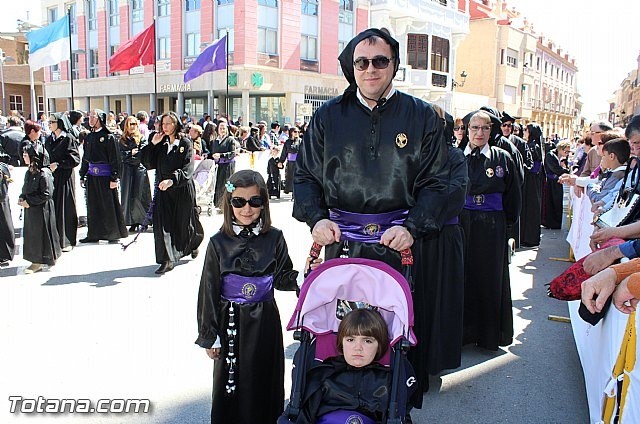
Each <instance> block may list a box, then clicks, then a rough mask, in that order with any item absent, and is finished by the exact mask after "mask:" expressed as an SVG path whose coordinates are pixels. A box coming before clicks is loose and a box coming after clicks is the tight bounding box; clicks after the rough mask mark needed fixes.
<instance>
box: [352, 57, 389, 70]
mask: <svg viewBox="0 0 640 424" xmlns="http://www.w3.org/2000/svg"><path fill="white" fill-rule="evenodd" d="M369 61H371V63H372V64H373V67H374V68H376V69H387V67H388V66H389V62H391V59H390V58H388V57H386V56H376V57H374V58H373V59H368V58H366V57H359V58H357V59H356V60H354V61H353V66H354V67H355V68H356V69H357V70H358V71H366V70H367V69H369Z"/></svg>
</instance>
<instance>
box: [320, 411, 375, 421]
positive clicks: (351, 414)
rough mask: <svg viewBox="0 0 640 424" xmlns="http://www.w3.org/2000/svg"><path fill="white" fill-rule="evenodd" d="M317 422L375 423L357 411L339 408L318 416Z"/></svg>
mask: <svg viewBox="0 0 640 424" xmlns="http://www.w3.org/2000/svg"><path fill="white" fill-rule="evenodd" d="M316 423H317V424H351V423H357V424H375V421H374V420H372V419H371V418H369V417H367V416H366V415H364V414H363V413H361V412H358V411H349V410H346V409H339V410H337V411H331V412H327V413H326V414H324V415H321V416H320V417H318V419H317V421H316Z"/></svg>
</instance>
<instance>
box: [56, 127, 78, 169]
mask: <svg viewBox="0 0 640 424" xmlns="http://www.w3.org/2000/svg"><path fill="white" fill-rule="evenodd" d="M61 143H63V144H62V146H63V149H64V152H63V154H62V155H61V156H60V157H56V158H55V159H54V158H53V155H52V157H51V161H52V162H58V167H60V168H62V169H73V168H75V167H76V166H78V165H79V164H80V152H79V151H78V142H77V141H76V139H75V138H73V137H70V136H69V135H67V136H65V138H64V140H62V141H61Z"/></svg>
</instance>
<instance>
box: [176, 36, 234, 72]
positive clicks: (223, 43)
mask: <svg viewBox="0 0 640 424" xmlns="http://www.w3.org/2000/svg"><path fill="white" fill-rule="evenodd" d="M226 67H227V36H226V35H225V36H224V37H222V38H221V39H219V40H216V41H214V42H213V44H211V45H210V46H209V47H207V48H206V49H204V51H203V52H202V53H200V56H198V57H197V58H196V60H194V61H193V63H192V64H191V66H190V67H189V69H188V70H187V72H185V74H184V82H189V81H191V80H192V79H194V78H198V77H199V76H200V75H202V74H204V73H205V72H211V71H217V70H219V69H225V68H226Z"/></svg>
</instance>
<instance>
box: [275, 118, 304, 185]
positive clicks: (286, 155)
mask: <svg viewBox="0 0 640 424" xmlns="http://www.w3.org/2000/svg"><path fill="white" fill-rule="evenodd" d="M301 143H302V139H301V138H300V130H299V129H298V128H297V127H293V128H291V129H289V139H288V140H287V141H285V142H284V147H283V148H282V153H281V154H280V164H281V165H280V167H282V166H283V165H282V164H284V162H285V161H286V162H287V167H286V169H285V171H284V192H285V194H288V193H293V175H294V174H295V172H296V159H297V157H298V152H300V144H301Z"/></svg>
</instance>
